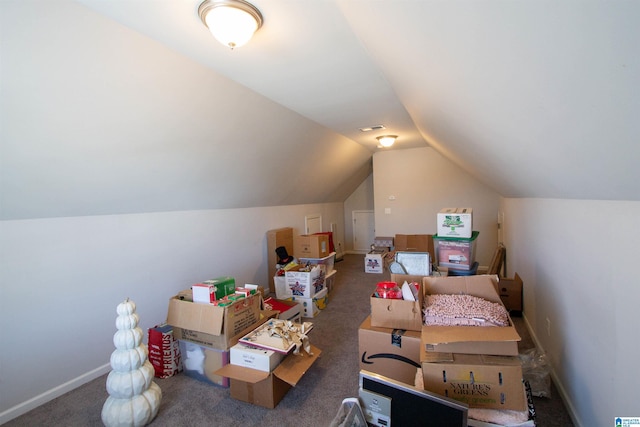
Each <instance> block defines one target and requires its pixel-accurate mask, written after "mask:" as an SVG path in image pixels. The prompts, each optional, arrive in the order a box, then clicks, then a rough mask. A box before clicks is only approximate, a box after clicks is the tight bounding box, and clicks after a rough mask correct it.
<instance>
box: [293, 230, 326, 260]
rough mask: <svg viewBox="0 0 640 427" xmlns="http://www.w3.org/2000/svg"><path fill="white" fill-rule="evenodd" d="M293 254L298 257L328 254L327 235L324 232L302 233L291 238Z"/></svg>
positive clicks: (318, 256) (324, 255)
mask: <svg viewBox="0 0 640 427" xmlns="http://www.w3.org/2000/svg"><path fill="white" fill-rule="evenodd" d="M293 255H294V256H295V257H296V258H298V259H300V258H325V257H328V256H329V236H327V235H326V234H302V235H300V236H295V237H294V238H293Z"/></svg>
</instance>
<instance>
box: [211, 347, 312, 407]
mask: <svg viewBox="0 0 640 427" xmlns="http://www.w3.org/2000/svg"><path fill="white" fill-rule="evenodd" d="M311 352H312V353H313V354H311V355H310V354H307V353H306V352H304V351H302V352H301V353H302V356H298V355H295V354H293V353H291V354H289V355H287V356H286V357H285V358H284V359H283V360H282V362H280V364H279V365H278V366H277V367H276V368H275V369H274V370H273V371H272V372H264V371H259V370H257V369H252V368H247V367H244V366H236V365H232V364H228V365H226V366H224V367H222V368H221V369H219V370H218V371H216V374H218V375H222V376H225V377H229V378H230V379H231V381H230V382H231V388H230V394H231V397H232V398H234V399H236V400H241V401H243V402H248V403H251V404H254V405H258V406H263V407H265V408H269V409H273V408H275V407H276V406H277V405H278V403H280V401H281V400H282V398H283V397H284V396H285V395H286V394H287V392H288V391H289V389H291V387H295V385H296V384H297V383H298V381H300V379H301V378H302V377H303V376H304V374H305V372H307V370H309V368H310V367H311V365H313V363H314V362H315V361H316V359H317V358H318V356H320V353H322V351H321V350H320V349H318V348H317V347H314V346H313V345H312V346H311Z"/></svg>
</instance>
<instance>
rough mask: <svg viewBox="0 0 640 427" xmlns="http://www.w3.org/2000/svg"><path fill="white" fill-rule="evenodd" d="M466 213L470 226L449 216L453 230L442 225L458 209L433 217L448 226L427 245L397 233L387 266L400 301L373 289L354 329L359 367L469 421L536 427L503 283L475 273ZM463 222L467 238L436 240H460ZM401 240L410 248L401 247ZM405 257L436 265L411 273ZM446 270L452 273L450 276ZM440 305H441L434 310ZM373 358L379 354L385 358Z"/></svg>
mask: <svg viewBox="0 0 640 427" xmlns="http://www.w3.org/2000/svg"><path fill="white" fill-rule="evenodd" d="M464 213H465V214H466V213H469V216H468V220H466V221H462V222H461V221H459V219H458V218H455V219H453V221H454V222H455V224H456V225H452V222H451V221H452V219H451V218H447V221H444V219H443V216H445V215H446V216H451V215H457V210H456V209H453V210H443V212H441V213H440V214H438V224H439V225H440V224H445V223H448V225H449V228H448V229H444V230H441V229H439V234H438V235H436V236H433V241H434V242H435V244H434V245H433V247H430V246H429V240H430V239H429V238H430V237H431V236H428V235H413V236H421V237H413V236H411V235H408V236H409V237H407V235H396V238H395V242H394V243H396V245H395V247H393V248H389V250H390V251H389V253H391V252H395V253H394V254H393V256H392V257H390V258H391V261H390V262H389V263H388V264H387V266H388V268H389V272H390V277H391V281H390V282H391V285H394V286H396V287H397V288H399V289H401V292H400V296H397V295H396V294H393V293H388V292H381V291H380V290H379V288H378V289H375V290H372V294H371V298H370V303H371V315H370V316H369V317H368V318H367V319H366V320H365V321H364V322H363V323H362V324H361V325H360V329H359V337H358V342H359V344H358V345H359V354H360V355H361V361H360V369H361V370H362V371H366V372H373V373H375V374H379V375H381V376H383V377H385V378H389V379H391V380H392V381H398V382H401V383H404V384H409V385H414V386H415V387H417V388H418V389H420V390H426V391H429V392H431V393H435V394H437V395H439V396H442V397H444V398H446V399H453V400H455V401H457V402H463V403H464V404H466V405H468V416H469V420H470V421H471V420H476V421H478V420H480V421H483V422H491V423H493V424H492V425H518V426H522V427H524V426H535V410H534V408H533V403H532V398H531V390H530V387H529V384H528V382H527V381H525V380H524V375H523V366H522V362H521V359H520V357H519V354H518V342H519V341H520V339H521V338H520V336H519V334H518V333H517V331H516V329H515V327H514V325H513V321H512V319H511V317H510V315H509V309H508V308H507V307H505V305H504V302H503V299H502V298H501V296H500V293H499V291H501V289H502V285H503V283H502V280H501V279H499V277H498V276H497V275H483V274H482V275H478V274H477V271H476V270H477V262H476V261H475V249H474V248H475V244H476V243H475V242H476V239H477V237H478V233H477V232H475V231H474V232H472V231H471V210H470V209H466V210H465V212H464ZM461 223H462V224H464V225H466V226H467V227H468V228H469V230H468V233H467V235H469V236H470V237H441V236H440V233H441V231H442V234H443V235H444V234H450V233H451V232H454V233H459V234H460V231H461V230H460V229H459V228H458V224H461ZM382 239H385V240H387V239H388V238H382ZM407 241H411V242H412V243H413V244H414V245H415V246H414V247H413V248H412V247H407V246H406V242H407ZM421 241H422V242H424V243H422V245H419V244H420V242H421ZM416 242H417V243H418V245H416ZM443 242H445V243H444V244H443ZM398 243H399V244H400V245H401V246H398ZM450 243H453V244H450ZM399 247H400V248H401V249H402V250H398V248H399ZM432 248H433V249H432ZM405 251H407V252H408V253H413V254H421V253H425V254H427V255H425V256H426V258H427V259H429V256H428V254H431V253H435V259H434V260H432V262H433V264H432V265H429V266H428V267H425V268H423V270H422V271H412V270H411V269H409V268H406V267H405V266H404V265H400V266H399V267H398V265H397V264H400V262H398V260H399V259H400V260H401V257H399V255H401V254H402V253H403V252H405ZM367 256H369V255H367ZM427 264H429V263H428V262H427ZM365 265H366V262H365ZM451 266H455V267H456V269H454V270H456V271H455V273H454V274H451V268H450V267H451ZM431 267H433V268H431ZM365 268H366V267H365ZM408 273H417V274H408ZM518 279H519V278H518ZM506 281H507V282H508V280H506ZM383 283H385V282H382V283H381V284H383ZM521 285H522V283H521V281H520V292H521V289H522V288H521ZM384 289H387V288H384ZM406 289H409V290H410V291H409V292H406ZM439 301H440V302H443V303H444V305H443V306H438V305H437V304H438V302H439ZM520 304H521V301H520ZM519 309H520V310H521V307H519ZM379 355H385V356H384V357H385V358H384V360H382V361H381V360H379V358H381V357H382V356H379ZM361 387H362V384H361ZM363 393H366V390H365V391H363V390H362V388H361V389H360V394H361V396H362V394H363ZM364 402H365V400H363V399H361V401H360V403H361V404H363V403H364ZM391 408H393V403H392V404H391ZM363 409H364V413H365V414H367V416H368V417H369V418H368V421H369V422H371V420H372V418H373V419H374V420H375V417H377V416H380V417H381V418H380V420H384V419H386V418H385V417H391V422H393V416H391V415H390V414H380V413H378V412H376V411H379V410H380V408H378V409H375V408H367V407H363ZM391 412H393V409H391ZM374 425H377V424H376V423H375V421H374Z"/></svg>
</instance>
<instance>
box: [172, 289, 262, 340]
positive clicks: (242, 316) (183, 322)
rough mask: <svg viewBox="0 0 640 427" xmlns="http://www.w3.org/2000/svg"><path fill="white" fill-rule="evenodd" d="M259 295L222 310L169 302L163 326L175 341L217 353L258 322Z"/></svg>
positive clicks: (174, 299) (205, 305)
mask: <svg viewBox="0 0 640 427" xmlns="http://www.w3.org/2000/svg"><path fill="white" fill-rule="evenodd" d="M260 303H261V297H260V295H259V294H258V295H252V296H250V297H248V298H242V299H240V300H238V301H236V302H234V303H233V304H231V305H228V306H226V307H218V306H214V305H210V304H198V303H194V302H190V301H184V300H181V299H179V297H178V296H175V297H173V298H171V299H170V300H169V311H168V313H167V323H168V324H169V325H171V326H173V335H174V337H175V338H176V339H181V340H188V341H192V342H196V343H198V344H202V345H205V346H208V347H212V348H216V349H219V350H228V349H229V347H230V344H231V340H232V339H233V338H234V337H235V336H236V335H239V334H241V333H242V332H243V331H245V330H246V329H250V328H252V327H255V326H256V325H257V324H258V322H259V321H260V319H261V313H260Z"/></svg>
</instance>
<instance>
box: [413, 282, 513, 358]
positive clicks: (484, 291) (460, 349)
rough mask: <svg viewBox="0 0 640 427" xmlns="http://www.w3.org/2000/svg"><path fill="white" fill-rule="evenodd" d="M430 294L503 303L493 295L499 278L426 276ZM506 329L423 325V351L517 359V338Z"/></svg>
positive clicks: (495, 293)
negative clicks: (463, 296)
mask: <svg viewBox="0 0 640 427" xmlns="http://www.w3.org/2000/svg"><path fill="white" fill-rule="evenodd" d="M422 283H423V292H424V295H425V298H426V296H427V295H429V294H467V295H473V296H476V297H480V298H484V299H486V300H488V301H491V302H497V303H500V304H502V301H501V300H500V296H499V295H498V293H497V292H496V286H497V283H498V276H495V275H481V276H454V277H451V276H448V277H435V276H429V277H424V278H423V279H422ZM509 320H510V325H509V326H482V327H480V326H427V325H423V326H422V337H423V341H424V344H425V350H427V351H428V352H437V353H468V354H485V355H501V356H517V355H518V342H519V341H520V339H521V338H520V335H518V332H517V331H516V328H515V327H514V326H513V322H512V321H511V319H509Z"/></svg>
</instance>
